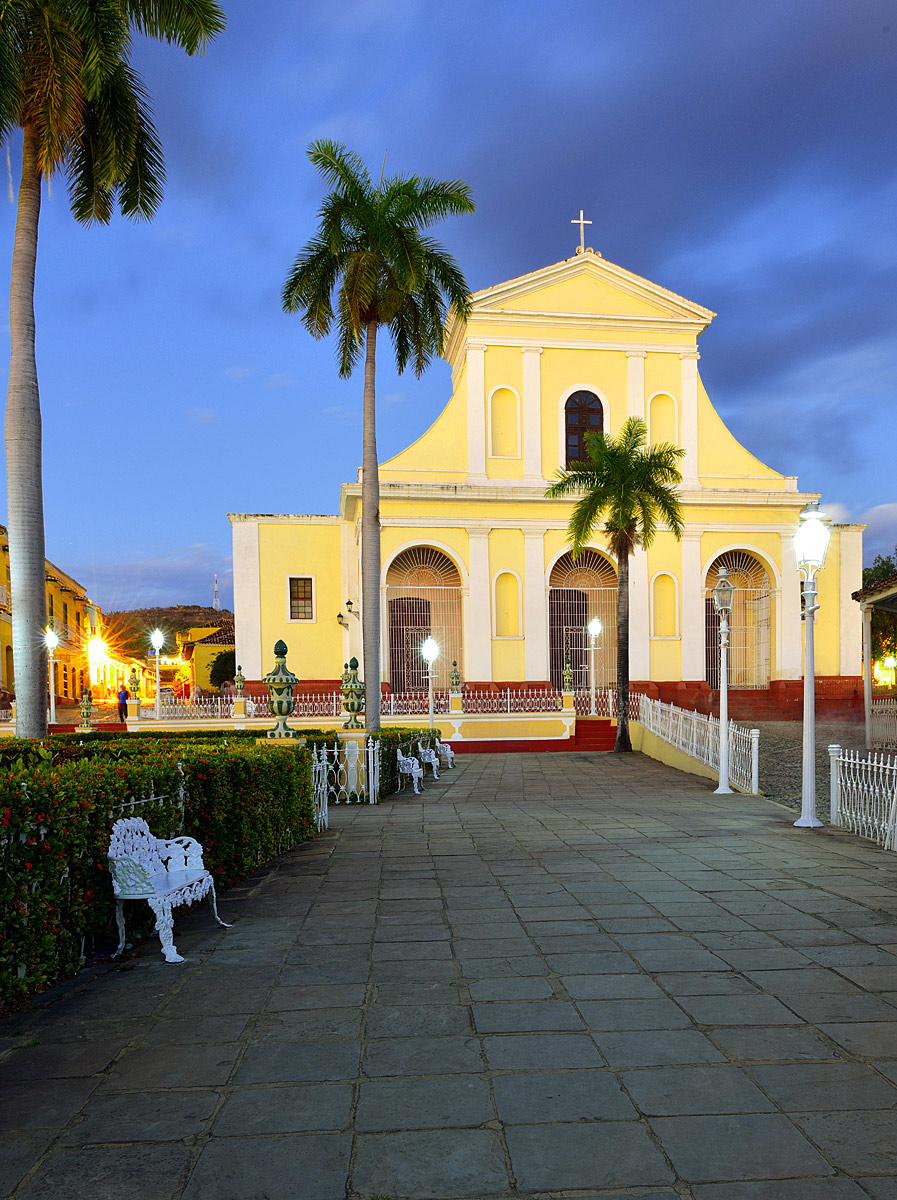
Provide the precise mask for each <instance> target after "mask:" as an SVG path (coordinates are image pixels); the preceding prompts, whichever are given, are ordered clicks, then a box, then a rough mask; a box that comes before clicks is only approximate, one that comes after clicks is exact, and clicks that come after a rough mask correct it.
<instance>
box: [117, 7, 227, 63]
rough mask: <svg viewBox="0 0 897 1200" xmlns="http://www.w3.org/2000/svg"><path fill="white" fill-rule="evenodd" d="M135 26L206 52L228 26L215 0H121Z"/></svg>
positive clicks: (191, 51)
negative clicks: (207, 47) (208, 46)
mask: <svg viewBox="0 0 897 1200" xmlns="http://www.w3.org/2000/svg"><path fill="white" fill-rule="evenodd" d="M119 4H120V7H121V8H122V10H123V11H124V12H125V13H126V14H127V17H128V20H129V22H130V23H131V25H132V26H133V27H134V28H135V29H136V30H137V31H138V32H139V33H142V34H144V35H146V36H147V37H151V38H156V39H157V40H158V41H164V42H171V43H174V44H175V45H177V46H180V48H181V49H182V50H185V51H186V52H187V53H188V54H196V53H200V54H201V53H202V52H203V51H204V50H205V48H206V46H207V45H208V43H209V42H211V41H212V40H213V39H214V38H215V37H216V36H217V35H218V34H219V33H223V32H224V30H225V28H226V26H227V18H226V17H225V15H224V12H223V10H222V9H221V8H220V7H219V6H218V5H217V4H215V3H214V0H119Z"/></svg>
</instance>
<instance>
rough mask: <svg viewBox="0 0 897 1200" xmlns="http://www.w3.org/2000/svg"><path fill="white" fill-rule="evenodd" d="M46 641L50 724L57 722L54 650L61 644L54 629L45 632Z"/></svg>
mask: <svg viewBox="0 0 897 1200" xmlns="http://www.w3.org/2000/svg"><path fill="white" fill-rule="evenodd" d="M44 642H45V644H46V647H47V660H48V667H49V672H50V724H51V725H55V724H56V680H55V679H54V678H53V651H54V650H55V649H56V647H57V646H58V645H59V638H58V637H57V636H56V634H55V633H54V632H53V630H52V629H48V630H47V632H46V633H45V634H44Z"/></svg>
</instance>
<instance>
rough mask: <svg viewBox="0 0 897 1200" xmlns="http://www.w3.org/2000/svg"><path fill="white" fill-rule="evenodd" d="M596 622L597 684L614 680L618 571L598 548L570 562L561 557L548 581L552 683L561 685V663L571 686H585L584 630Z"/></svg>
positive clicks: (608, 684) (610, 683) (586, 650)
mask: <svg viewBox="0 0 897 1200" xmlns="http://www.w3.org/2000/svg"><path fill="white" fill-rule="evenodd" d="M593 617H598V618H600V620H601V624H602V627H603V628H602V631H601V636H600V637H599V639H598V644H597V652H596V667H597V669H598V672H599V674H598V679H597V686H598V687H600V688H609V687H613V686H614V685H615V684H616V680H617V572H616V570H615V569H614V565H613V563H612V562H610V560H609V559H606V558H605V557H604V556H603V555H601V554H599V553H598V551H597V550H583V552H582V553H581V554H580V555H579V557H578V558H577V559H576V561H575V562H574V560H573V559H572V558H571V557H570V555H569V554H563V555H562V556H561V557H560V558H559V559H558V561H557V562H556V563H555V565H554V568H553V569H552V572H551V577H550V579H549V581H548V665H549V672H550V675H551V682H552V683H553V684H554V686H555V687H556V688H561V687H562V686H563V678H564V663H565V662H566V661H567V660H568V659H569V661H570V666H571V667H572V668H573V686H574V688H587V687H589V648H588V641H589V639H588V634H587V633H586V629H587V626H588V624H589V622H590V621H591V620H592V618H593Z"/></svg>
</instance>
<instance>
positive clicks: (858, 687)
mask: <svg viewBox="0 0 897 1200" xmlns="http://www.w3.org/2000/svg"><path fill="white" fill-rule="evenodd" d="M631 686H632V690H633V691H638V692H644V694H645V695H647V696H651V697H652V698H654V699H657V700H662V701H663V702H664V704H675V705H676V706H677V707H678V708H688V709H691V710H692V711H693V712H700V713H712V715H713V716H715V717H718V716H719V692H718V691H711V688H710V684H709V683H707V682H706V680H703V679H699V680H690V681H686V682H678V681H670V682H660V683H633V684H632V685H631ZM803 714H804V681H803V679H773V680H771V681H770V684H769V687H768V688H756V689H748V688H733V687H730V688H729V719H730V720H732V721H801V720H803ZM816 716H817V717H818V718H821V719H822V720H825V719H826V718H828V719H829V720H843V721H861V720H862V719H863V680H862V677H861V676H859V675H820V676H818V677H817V679H816Z"/></svg>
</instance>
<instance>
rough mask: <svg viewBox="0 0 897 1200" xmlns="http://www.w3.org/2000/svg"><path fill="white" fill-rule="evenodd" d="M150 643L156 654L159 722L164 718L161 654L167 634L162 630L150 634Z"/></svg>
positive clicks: (157, 714)
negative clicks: (160, 686) (160, 679)
mask: <svg viewBox="0 0 897 1200" xmlns="http://www.w3.org/2000/svg"><path fill="white" fill-rule="evenodd" d="M150 641H151V642H152V644H153V649H154V650H155V652H156V720H157V721H159V720H161V718H162V697H161V696H160V695H159V654H160V653H161V651H162V645H163V643H164V641H165V634H164V633H163V632H162V630H161V629H154V630H153V632H152V633H151V634H150Z"/></svg>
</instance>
